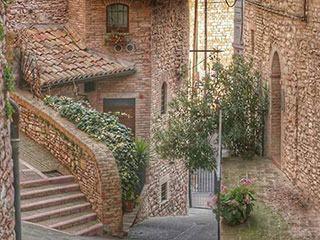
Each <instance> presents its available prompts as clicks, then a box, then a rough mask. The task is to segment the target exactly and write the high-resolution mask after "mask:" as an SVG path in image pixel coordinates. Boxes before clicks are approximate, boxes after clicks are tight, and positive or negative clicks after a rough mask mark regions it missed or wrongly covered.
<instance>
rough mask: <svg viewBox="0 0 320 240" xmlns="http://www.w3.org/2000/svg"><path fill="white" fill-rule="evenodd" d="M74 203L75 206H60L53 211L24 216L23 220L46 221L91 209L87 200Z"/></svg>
mask: <svg viewBox="0 0 320 240" xmlns="http://www.w3.org/2000/svg"><path fill="white" fill-rule="evenodd" d="M71 204H72V203H71ZM72 205H73V206H69V207H64V208H58V209H55V210H52V211H45V212H40V213H37V214H32V215H29V216H25V217H24V216H23V217H22V220H23V221H29V222H40V221H44V220H47V219H50V218H54V217H61V216H66V215H70V214H73V213H78V212H83V211H87V210H89V209H90V203H87V202H85V203H82V204H76V205H75V206H74V204H72Z"/></svg>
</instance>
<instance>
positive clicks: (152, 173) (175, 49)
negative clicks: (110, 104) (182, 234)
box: [140, 0, 189, 217]
mask: <svg viewBox="0 0 320 240" xmlns="http://www.w3.org/2000/svg"><path fill="white" fill-rule="evenodd" d="M188 22H189V6H188V1H187V0H178V1H170V0H161V1H157V3H156V5H155V6H154V7H153V9H152V38H151V40H152V52H151V58H152V102H151V103H152V118H155V117H157V116H159V115H160V113H161V87H162V84H163V83H164V82H166V83H167V87H168V88H167V96H168V101H169V102H170V100H171V99H172V98H173V97H174V96H175V93H176V91H177V89H179V88H180V87H182V86H183V84H184V80H185V78H182V75H181V70H182V68H183V67H187V66H188V51H189V24H188ZM163 118H164V121H165V115H164V116H163ZM153 127H155V126H153ZM165 181H168V199H167V200H166V201H161V199H160V196H161V184H162V183H163V182H165ZM147 183H149V185H148V187H147V191H146V196H145V198H144V206H143V208H142V209H141V211H140V217H143V216H144V215H149V216H164V215H181V214H186V213H187V209H188V198H187V196H188V172H187V170H186V168H185V165H184V163H183V161H176V162H172V163H170V162H169V161H168V160H166V159H161V158H160V157H159V156H157V155H156V154H153V155H152V158H151V160H150V162H149V168H148V179H147Z"/></svg>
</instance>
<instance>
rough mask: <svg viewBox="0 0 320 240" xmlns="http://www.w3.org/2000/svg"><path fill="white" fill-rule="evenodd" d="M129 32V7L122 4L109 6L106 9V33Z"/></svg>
mask: <svg viewBox="0 0 320 240" xmlns="http://www.w3.org/2000/svg"><path fill="white" fill-rule="evenodd" d="M111 32H120V33H127V32H129V7H128V6H127V5H124V4H111V5H109V6H108V7H107V33H111Z"/></svg>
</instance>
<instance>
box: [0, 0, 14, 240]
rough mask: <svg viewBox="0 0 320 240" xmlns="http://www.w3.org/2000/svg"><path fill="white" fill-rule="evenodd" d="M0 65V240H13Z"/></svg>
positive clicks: (1, 55)
mask: <svg viewBox="0 0 320 240" xmlns="http://www.w3.org/2000/svg"><path fill="white" fill-rule="evenodd" d="M4 11H5V10H4V6H3V3H2V2H1V1H0V24H1V25H2V26H5V25H6V16H5V12H4ZM5 52H6V43H5V41H2V42H0V62H1V63H4V62H5ZM2 71H3V69H2V64H0V239H7V240H13V239H15V237H14V225H15V222H14V189H13V161H12V158H11V144H10V132H9V126H10V122H9V121H8V119H7V117H6V114H5V112H4V106H5V102H4V98H5V96H4V94H5V92H4V82H3V79H2Z"/></svg>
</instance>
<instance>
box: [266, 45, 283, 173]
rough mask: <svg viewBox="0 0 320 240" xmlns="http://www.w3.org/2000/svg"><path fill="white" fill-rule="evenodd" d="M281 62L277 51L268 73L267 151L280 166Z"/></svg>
mask: <svg viewBox="0 0 320 240" xmlns="http://www.w3.org/2000/svg"><path fill="white" fill-rule="evenodd" d="M281 74H282V73H281V63H280V56H279V53H278V51H274V53H273V55H272V58H271V75H270V124H269V127H270V138H269V153H270V157H271V158H272V160H273V161H274V162H275V163H276V164H277V165H279V167H280V166H281V149H282V147H281V143H282V110H281Z"/></svg>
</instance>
